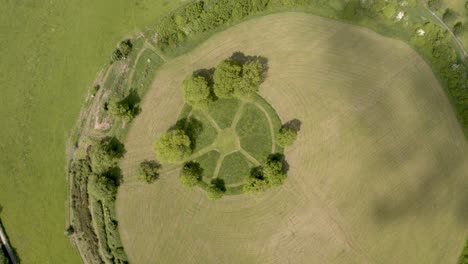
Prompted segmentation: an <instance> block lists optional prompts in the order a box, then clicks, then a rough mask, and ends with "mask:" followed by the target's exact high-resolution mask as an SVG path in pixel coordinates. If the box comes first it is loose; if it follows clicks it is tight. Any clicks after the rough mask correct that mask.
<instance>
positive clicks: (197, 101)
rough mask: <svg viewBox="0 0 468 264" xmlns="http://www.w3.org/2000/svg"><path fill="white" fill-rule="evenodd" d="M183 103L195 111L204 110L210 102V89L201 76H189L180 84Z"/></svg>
mask: <svg viewBox="0 0 468 264" xmlns="http://www.w3.org/2000/svg"><path fill="white" fill-rule="evenodd" d="M182 91H183V96H184V100H185V102H186V103H187V104H188V105H190V106H192V107H193V108H196V109H206V108H207V107H208V104H209V102H210V87H209V86H208V81H207V80H206V79H205V78H204V77H202V76H194V75H192V76H190V77H188V78H187V79H185V80H184V82H183V83H182Z"/></svg>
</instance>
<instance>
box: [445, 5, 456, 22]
mask: <svg viewBox="0 0 468 264" xmlns="http://www.w3.org/2000/svg"><path fill="white" fill-rule="evenodd" d="M456 18H457V14H456V13H455V11H453V10H452V9H450V8H447V9H445V12H444V14H443V15H442V20H444V22H452V21H453V20H455V19H456Z"/></svg>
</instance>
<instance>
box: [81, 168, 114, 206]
mask: <svg viewBox="0 0 468 264" xmlns="http://www.w3.org/2000/svg"><path fill="white" fill-rule="evenodd" d="M88 192H89V194H91V195H93V196H94V197H95V198H96V199H97V200H100V201H106V202H113V201H114V200H115V195H116V194H117V183H116V181H115V179H114V178H113V177H110V175H108V174H91V176H90V177H89V182H88Z"/></svg>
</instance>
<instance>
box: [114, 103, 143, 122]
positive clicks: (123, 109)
mask: <svg viewBox="0 0 468 264" xmlns="http://www.w3.org/2000/svg"><path fill="white" fill-rule="evenodd" d="M139 111H140V108H139V107H138V104H131V103H130V102H129V100H128V99H127V98H125V99H123V100H118V99H117V98H116V97H112V98H111V99H110V100H109V101H108V102H107V112H108V113H109V114H111V115H113V116H116V117H120V118H122V119H123V120H125V121H127V122H129V121H130V120H132V119H133V118H134V117H135V116H136V115H137V114H138V112H139Z"/></svg>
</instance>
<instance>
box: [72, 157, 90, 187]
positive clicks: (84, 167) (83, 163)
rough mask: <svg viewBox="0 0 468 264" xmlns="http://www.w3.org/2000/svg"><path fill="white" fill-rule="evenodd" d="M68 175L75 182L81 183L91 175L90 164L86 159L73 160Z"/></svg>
mask: <svg viewBox="0 0 468 264" xmlns="http://www.w3.org/2000/svg"><path fill="white" fill-rule="evenodd" d="M70 173H71V174H72V175H73V177H75V180H76V181H77V182H82V181H83V180H85V179H87V178H88V176H89V175H90V174H91V164H90V161H89V160H87V159H80V160H75V161H73V163H72V164H71V166H70Z"/></svg>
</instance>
